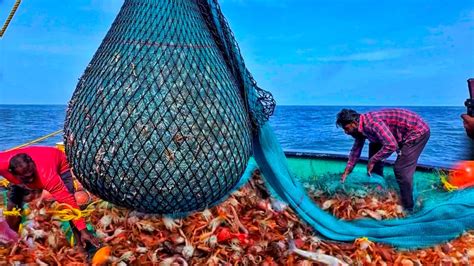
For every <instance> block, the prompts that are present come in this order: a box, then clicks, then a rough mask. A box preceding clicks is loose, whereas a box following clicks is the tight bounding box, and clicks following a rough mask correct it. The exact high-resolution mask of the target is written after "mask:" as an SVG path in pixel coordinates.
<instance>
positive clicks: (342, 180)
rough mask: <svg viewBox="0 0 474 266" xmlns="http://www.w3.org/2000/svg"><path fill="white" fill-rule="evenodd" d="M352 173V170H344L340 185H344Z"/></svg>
mask: <svg viewBox="0 0 474 266" xmlns="http://www.w3.org/2000/svg"><path fill="white" fill-rule="evenodd" d="M351 172H352V169H347V168H346V170H344V173H343V174H342V176H341V183H344V181H346V178H347V176H348V175H349V174H350V173H351Z"/></svg>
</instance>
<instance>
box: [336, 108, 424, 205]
mask: <svg viewBox="0 0 474 266" xmlns="http://www.w3.org/2000/svg"><path fill="white" fill-rule="evenodd" d="M336 125H337V126H338V127H342V128H343V129H344V132H345V133H346V134H348V135H351V136H352V137H354V139H355V141H354V145H353V146H352V150H351V153H350V155H349V161H348V162H347V166H346V169H345V171H344V173H343V175H342V177H341V181H342V182H344V181H345V179H346V177H347V176H348V175H349V174H350V173H351V172H352V169H353V168H354V166H355V164H356V163H357V161H358V160H359V157H360V154H361V152H362V148H363V147H364V143H365V140H366V139H368V140H369V141H370V144H369V162H368V163H367V173H368V174H369V175H371V173H372V172H373V173H376V174H378V175H381V176H383V161H384V160H385V159H386V158H388V157H389V156H390V155H391V154H392V153H393V152H397V154H398V157H397V160H396V161H395V165H394V173H395V177H396V179H397V182H398V185H399V187H400V196H401V201H402V205H403V207H404V208H405V210H407V211H412V210H413V206H414V202H413V175H414V173H415V170H416V165H417V161H418V158H419V157H420V154H421V152H422V151H423V148H424V147H425V145H426V143H427V142H428V139H429V138H430V128H429V126H428V124H426V122H425V121H423V119H422V118H421V117H420V116H419V115H417V114H415V113H413V112H411V111H408V110H404V109H385V110H380V111H373V112H368V113H366V114H359V113H357V112H356V111H354V110H350V109H342V110H341V111H340V112H339V113H338V114H337V121H336Z"/></svg>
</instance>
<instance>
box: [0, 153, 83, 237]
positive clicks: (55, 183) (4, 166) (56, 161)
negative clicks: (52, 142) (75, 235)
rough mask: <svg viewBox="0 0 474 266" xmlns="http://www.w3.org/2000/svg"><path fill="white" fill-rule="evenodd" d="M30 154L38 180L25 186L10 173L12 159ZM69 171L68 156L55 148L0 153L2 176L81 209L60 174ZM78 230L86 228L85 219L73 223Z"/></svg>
mask: <svg viewBox="0 0 474 266" xmlns="http://www.w3.org/2000/svg"><path fill="white" fill-rule="evenodd" d="M19 153H26V154H28V155H29V156H30V157H31V158H32V159H33V161H34V162H35V165H36V171H37V172H36V173H37V178H35V179H34V181H33V182H32V183H31V184H27V185H26V184H23V183H22V182H21V181H20V180H19V179H18V178H17V177H15V176H14V175H12V174H11V173H10V172H9V171H8V166H9V164H10V159H11V158H12V157H13V156H15V155H17V154H19ZM66 171H69V164H68V162H67V159H66V155H65V154H64V153H63V152H62V151H60V150H58V149H56V148H53V147H39V146H36V147H26V148H21V149H16V150H12V151H6V152H0V175H1V176H3V177H4V178H6V179H7V180H8V181H9V182H10V183H12V184H15V185H20V184H22V186H23V187H26V188H27V189H44V190H46V191H48V192H49V193H51V195H52V196H53V197H54V199H56V200H57V201H58V202H60V203H67V204H69V205H71V207H73V208H76V209H79V206H78V205H77V202H76V199H75V198H74V195H73V194H71V193H70V192H69V191H68V189H67V188H66V185H64V182H63V180H62V179H61V177H60V174H62V173H64V172H66ZM73 223H74V225H75V226H76V227H77V229H78V230H82V229H85V228H86V222H85V220H84V219H83V218H81V219H77V220H74V221H73Z"/></svg>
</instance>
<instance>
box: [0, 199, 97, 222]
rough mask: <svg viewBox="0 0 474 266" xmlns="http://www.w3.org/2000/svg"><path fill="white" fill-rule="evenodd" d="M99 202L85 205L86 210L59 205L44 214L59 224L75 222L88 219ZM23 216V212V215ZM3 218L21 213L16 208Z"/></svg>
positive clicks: (6, 213)
mask: <svg viewBox="0 0 474 266" xmlns="http://www.w3.org/2000/svg"><path fill="white" fill-rule="evenodd" d="M98 202H100V200H98V201H95V202H92V203H91V204H89V205H87V208H86V209H84V210H82V211H81V210H79V209H76V208H73V207H71V205H69V204H66V203H60V204H58V205H56V206H55V207H54V208H53V210H51V211H47V212H46V213H48V214H51V215H52V216H54V217H55V218H57V219H58V220H60V221H61V222H66V221H71V220H77V219H80V218H85V217H89V216H90V215H91V214H92V212H93V211H94V210H95V206H94V205H95V204H97V203H98ZM23 214H25V212H24V213H23ZM3 216H22V212H21V210H20V209H18V208H13V209H12V210H11V211H3Z"/></svg>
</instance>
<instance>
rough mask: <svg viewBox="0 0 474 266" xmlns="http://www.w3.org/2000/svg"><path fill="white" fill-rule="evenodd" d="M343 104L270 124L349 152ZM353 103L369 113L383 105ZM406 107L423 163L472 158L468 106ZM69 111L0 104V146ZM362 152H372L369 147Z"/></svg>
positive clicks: (291, 110) (316, 147)
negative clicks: (427, 133)
mask: <svg viewBox="0 0 474 266" xmlns="http://www.w3.org/2000/svg"><path fill="white" fill-rule="evenodd" d="M341 108H342V107H337V106H278V107H277V108H276V110H275V114H274V115H273V117H272V118H271V119H270V124H271V125H272V127H273V129H274V131H275V133H276V135H277V137H278V139H279V140H280V143H281V145H282V147H283V148H284V149H287V150H311V151H319V152H328V153H338V154H347V153H348V152H349V151H350V149H351V146H352V138H351V137H349V136H347V135H345V134H344V133H343V132H342V130H341V129H340V128H336V126H335V117H336V114H337V113H338V111H339V110H340V109H341ZM351 108H353V109H355V110H357V111H359V112H366V111H369V110H376V109H380V108H381V107H361V106H357V107H351ZM405 108H407V109H410V110H413V111H415V112H417V113H418V114H420V115H421V116H422V117H423V118H425V120H426V121H428V123H429V125H430V127H431V138H430V140H429V142H428V144H427V146H426V148H425V150H424V152H423V154H422V155H421V158H420V161H419V162H420V163H423V164H430V165H439V166H449V165H452V164H453V163H454V162H456V161H459V160H466V159H470V158H468V157H469V156H470V155H469V151H470V149H471V146H470V145H471V141H470V140H469V139H468V138H467V136H466V135H465V133H464V129H463V126H462V121H461V119H460V114H462V113H464V112H465V109H464V108H463V107H405ZM65 110H66V106H65V105H0V150H5V149H8V148H12V147H14V146H17V145H20V144H23V143H26V142H28V141H30V140H33V139H36V138H38V137H41V136H44V135H46V134H48V133H51V132H54V131H56V130H59V129H62V127H63V123H64V117H65ZM59 141H62V137H60V136H57V137H54V138H51V139H48V140H46V141H44V142H42V144H45V145H54V144H55V143H56V142H59ZM366 146H367V145H366ZM363 155H365V156H367V147H365V150H364V151H363ZM391 158H392V159H394V158H395V157H394V156H392V157H391Z"/></svg>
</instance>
